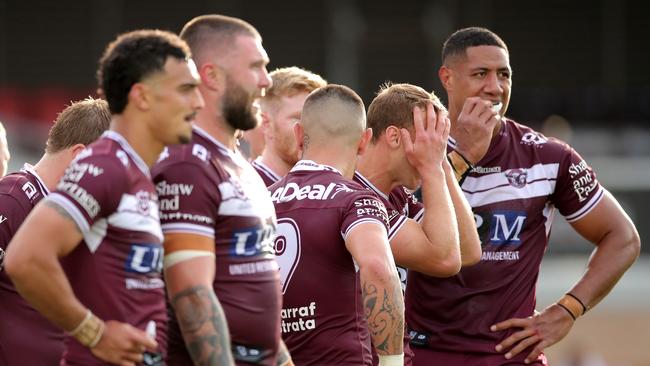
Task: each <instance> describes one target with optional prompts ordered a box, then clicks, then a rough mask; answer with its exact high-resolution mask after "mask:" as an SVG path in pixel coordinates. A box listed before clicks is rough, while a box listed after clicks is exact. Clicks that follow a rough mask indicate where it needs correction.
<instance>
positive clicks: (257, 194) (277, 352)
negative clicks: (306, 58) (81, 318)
mask: <svg viewBox="0 0 650 366" xmlns="http://www.w3.org/2000/svg"><path fill="white" fill-rule="evenodd" d="M181 37H182V38H183V39H184V40H186V41H187V43H188V44H189V46H190V47H191V49H192V53H193V55H194V58H195V60H196V62H197V65H198V68H199V73H200V76H201V85H200V86H199V89H200V90H201V93H202V95H203V97H204V98H205V101H206V107H205V109H203V110H202V111H201V112H200V113H199V115H198V116H197V119H196V122H195V124H194V126H193V133H192V142H191V143H190V144H188V145H187V146H183V147H172V148H169V149H168V150H166V151H165V152H164V153H163V155H162V157H161V160H160V162H159V163H158V165H157V166H156V167H155V169H154V180H155V182H156V188H157V189H158V193H159V195H160V199H161V201H160V206H161V222H162V229H163V232H164V234H165V281H166V282H167V290H168V292H169V298H170V303H171V307H172V309H173V311H174V313H175V316H174V317H173V318H172V319H170V332H169V341H170V342H169V359H168V364H169V365H170V366H176V365H179V366H180V365H182V366H185V365H190V364H191V363H192V361H194V363H195V364H196V365H206V364H210V365H216V364H219V365H221V364H223V365H227V364H232V362H233V358H234V361H235V362H236V364H237V365H268V366H275V365H278V364H279V365H285V364H288V363H289V362H290V358H289V355H288V353H287V352H286V349H285V348H284V347H283V346H282V342H281V340H280V305H281V302H282V299H281V293H280V282H279V275H278V265H277V262H276V261H275V256H274V253H273V238H274V237H275V229H276V219H275V211H274V210H273V204H272V203H271V200H270V197H269V194H268V191H267V190H266V187H265V186H264V183H263V182H262V180H261V178H260V177H259V175H258V174H257V173H256V172H255V170H254V169H253V167H252V166H251V165H250V164H249V163H248V162H247V161H246V159H245V158H244V157H243V156H242V154H241V153H240V152H239V150H238V149H237V139H236V136H237V134H238V132H237V131H238V130H239V131H246V130H249V129H252V128H255V127H257V125H258V124H259V108H260V107H259V99H260V98H261V97H262V96H263V95H264V91H265V89H266V88H268V87H269V86H271V80H270V78H269V75H268V73H267V71H266V65H267V63H268V62H269V60H268V57H267V55H266V52H265V51H264V48H263V47H262V38H261V37H260V35H259V33H258V32H257V30H255V28H254V27H253V26H251V25H250V24H248V23H246V22H244V21H243V20H241V19H237V18H232V17H227V16H221V15H204V16H199V17H197V18H194V19H192V20H190V21H189V22H188V23H187V24H186V25H185V27H184V28H183V30H182V31H181ZM224 314H225V319H224ZM226 319H227V323H226ZM229 333H230V336H229Z"/></svg>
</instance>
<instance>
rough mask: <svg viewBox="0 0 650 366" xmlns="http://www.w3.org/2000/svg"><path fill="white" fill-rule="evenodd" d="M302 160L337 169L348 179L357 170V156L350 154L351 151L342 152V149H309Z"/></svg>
mask: <svg viewBox="0 0 650 366" xmlns="http://www.w3.org/2000/svg"><path fill="white" fill-rule="evenodd" d="M302 160H312V161H315V162H316V163H318V164H322V165H328V166H331V167H332V168H335V169H336V170H338V171H339V172H341V174H342V175H343V176H344V177H345V178H348V179H352V177H353V176H354V170H355V168H356V162H357V159H356V155H353V154H350V153H349V151H341V149H337V148H332V149H322V150H314V149H309V150H307V151H305V152H304V154H303V155H302Z"/></svg>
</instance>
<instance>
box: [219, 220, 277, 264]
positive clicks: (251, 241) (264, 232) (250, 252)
mask: <svg viewBox="0 0 650 366" xmlns="http://www.w3.org/2000/svg"><path fill="white" fill-rule="evenodd" d="M274 238H275V226H274V225H272V224H266V225H259V226H254V227H248V228H243V229H239V230H233V233H232V239H231V243H232V245H231V247H230V255H231V256H233V257H252V256H259V255H263V254H273V253H274V249H273V245H274V242H273V239H274Z"/></svg>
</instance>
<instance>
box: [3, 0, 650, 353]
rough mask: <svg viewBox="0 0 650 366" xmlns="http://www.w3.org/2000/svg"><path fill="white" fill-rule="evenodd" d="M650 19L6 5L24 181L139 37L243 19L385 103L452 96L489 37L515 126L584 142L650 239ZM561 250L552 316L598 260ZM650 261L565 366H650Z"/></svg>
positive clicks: (6, 115) (293, 3)
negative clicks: (502, 67) (99, 77)
mask: <svg viewBox="0 0 650 366" xmlns="http://www.w3.org/2000/svg"><path fill="white" fill-rule="evenodd" d="M647 9H648V4H647V1H643V0H592V1H558V0H547V1H544V2H528V1H515V0H483V1H470V0H439V1H433V0H429V1H427V0H417V1H416V0H413V1H377V0H375V1H368V0H311V1H297V0H285V1H251V0H219V1H216V0H202V1H194V0H186V1H183V2H180V1H177V2H163V1H153V0H137V1H127V0H111V1H109V0H62V1H19V0H0V121H3V122H4V123H5V125H6V128H7V130H8V133H9V145H10V150H11V154H12V160H11V162H10V170H16V169H19V168H20V167H21V166H22V164H23V162H31V163H34V162H35V161H36V159H37V158H38V157H39V156H40V154H41V152H42V150H41V149H42V147H43V145H44V141H45V138H46V133H47V130H48V128H49V124H50V123H51V122H52V121H53V120H54V118H56V115H57V113H58V112H59V111H61V110H62V109H63V107H64V106H65V105H66V104H68V103H69V102H70V101H71V100H78V99H81V98H83V97H85V96H87V95H96V93H95V85H96V84H95V79H94V72H95V68H96V65H97V60H98V58H99V56H100V53H101V51H102V50H103V48H104V46H105V45H106V43H107V42H109V41H110V40H112V39H113V38H114V37H115V35H117V34H118V33H120V32H123V31H127V30H132V29H137V28H160V29H166V30H171V31H176V32H178V31H179V30H180V28H181V27H182V26H183V24H184V23H185V22H186V21H187V20H189V19H190V18H191V17H193V16H196V15H199V14H203V13H211V12H214V13H223V14H228V15H233V16H238V17H242V18H244V19H246V20H248V21H249V22H251V23H252V24H254V25H255V26H256V27H257V28H258V29H259V30H260V32H261V33H262V35H263V37H264V45H265V47H266V49H267V51H268V53H269V55H270V57H271V64H270V65H269V70H271V69H274V68H276V67H281V66H290V65H297V66H301V67H304V68H307V69H309V70H312V71H314V72H317V73H320V74H321V75H323V76H324V77H325V78H326V79H327V80H329V81H330V82H336V83H342V84H346V85H348V86H350V87H352V88H354V89H355V90H356V91H357V92H359V93H360V95H361V96H362V97H363V98H364V100H365V101H366V103H369V101H370V100H371V99H372V97H373V94H374V92H375V91H376V90H377V89H378V87H379V85H380V84H381V83H383V82H384V81H388V80H391V81H395V82H409V83H413V84H417V85H420V86H423V87H424V88H426V89H428V90H434V91H435V92H436V94H438V95H440V96H444V92H443V90H442V88H441V87H440V84H439V83H438V79H437V69H438V67H439V65H440V61H439V59H440V50H441V46H442V43H443V41H444V40H445V38H446V37H447V36H448V35H449V34H450V33H451V32H453V31H454V30H456V29H458V28H460V27H465V26H471V25H478V26H485V27H488V28H490V29H492V30H493V31H495V32H497V33H498V34H499V35H500V36H501V37H502V38H503V39H504V40H505V41H506V43H507V44H508V46H509V48H510V53H511V64H512V67H513V70H514V73H513V79H514V80H513V94H512V101H511V104H510V109H509V112H508V115H509V116H510V117H512V118H514V119H515V120H517V121H519V122H522V123H525V124H528V125H531V126H533V127H536V128H539V129H540V130H542V131H543V132H545V133H546V134H547V135H550V136H556V137H560V138H562V139H564V140H566V141H568V142H570V143H571V144H572V145H573V146H574V147H575V148H576V149H577V150H578V151H579V152H580V153H581V154H582V155H583V156H584V157H585V158H586V159H587V161H588V162H590V163H591V164H592V165H593V166H594V168H595V169H596V170H597V172H598V173H599V179H600V181H601V183H603V184H604V185H605V186H606V187H608V188H609V189H610V191H612V192H613V193H614V194H615V196H616V197H617V198H618V199H619V200H620V202H621V204H622V205H623V206H624V207H625V208H626V210H627V212H628V213H629V214H630V216H631V217H632V219H633V220H634V222H635V223H636V225H637V228H638V230H639V232H640V234H641V237H642V239H643V238H647V237H648V236H649V235H650V225H648V224H647V223H648V222H649V221H650V127H649V126H648V122H649V120H650V72H648V66H647V64H648V56H650V52H649V51H648V38H649V36H650V32H649V31H648V28H647V14H648V10H647ZM443 100H444V98H443ZM558 216H559V215H558ZM551 242H552V243H551V245H550V246H549V248H548V255H547V257H546V259H545V260H544V263H543V264H542V272H541V274H540V278H539V280H540V281H539V282H540V285H539V291H538V307H539V308H540V309H541V308H543V307H545V306H546V305H548V304H550V303H552V302H553V301H554V300H555V299H556V298H558V297H560V296H561V295H562V293H563V292H564V291H565V290H566V289H568V288H569V287H570V286H571V285H572V283H573V282H574V281H575V280H576V279H577V278H578V276H579V275H580V273H581V272H582V270H583V268H584V265H585V263H586V261H587V258H588V255H589V252H590V249H591V248H590V245H589V244H588V243H586V242H585V241H584V240H583V239H582V238H580V237H578V236H577V235H576V234H574V233H573V232H572V230H571V228H570V227H569V226H568V225H567V224H565V223H564V222H563V220H562V219H558V218H557V217H556V224H555V228H554V231H553V235H552V240H551ZM649 253H650V250H648V248H647V247H644V248H643V255H642V257H641V259H640V260H639V261H638V262H637V263H636V264H635V265H634V266H633V267H632V269H631V270H630V271H629V272H628V274H626V275H625V277H624V278H623V279H622V281H621V283H620V284H619V285H618V287H617V288H616V289H614V291H613V292H612V294H611V295H610V296H609V297H608V298H607V299H605V300H604V301H603V302H602V303H601V304H600V305H599V306H598V307H597V308H595V309H594V310H593V311H591V312H590V313H589V314H587V315H586V316H585V317H584V318H581V319H579V321H578V322H577V323H576V325H575V326H574V329H573V330H572V332H571V334H570V335H569V337H567V339H565V340H564V341H563V342H562V343H560V344H558V345H556V346H554V347H552V348H550V349H549V350H548V352H547V354H548V356H549V359H550V360H551V362H552V364H554V365H565V366H569V365H570V366H605V365H607V366H648V365H650V351H649V350H648V346H650V281H648V278H650V256H649V255H648V254H649Z"/></svg>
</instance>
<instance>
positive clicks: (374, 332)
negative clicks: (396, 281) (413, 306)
mask: <svg viewBox="0 0 650 366" xmlns="http://www.w3.org/2000/svg"><path fill="white" fill-rule="evenodd" d="M392 287H395V288H394V289H392V290H393V291H391V288H390V287H387V288H383V287H377V286H376V285H375V284H374V283H368V282H365V283H364V284H363V291H362V296H363V307H364V312H365V315H366V319H368V330H369V331H370V335H371V338H372V342H373V344H374V346H375V349H376V350H377V353H378V354H380V355H385V354H396V353H399V350H400V349H402V347H403V342H404V338H403V337H404V302H403V301H402V292H401V287H400V286H392Z"/></svg>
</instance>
